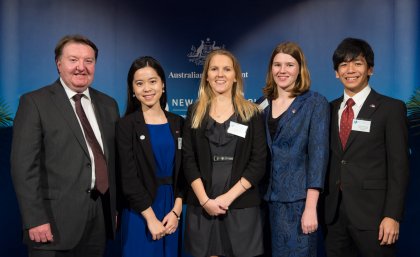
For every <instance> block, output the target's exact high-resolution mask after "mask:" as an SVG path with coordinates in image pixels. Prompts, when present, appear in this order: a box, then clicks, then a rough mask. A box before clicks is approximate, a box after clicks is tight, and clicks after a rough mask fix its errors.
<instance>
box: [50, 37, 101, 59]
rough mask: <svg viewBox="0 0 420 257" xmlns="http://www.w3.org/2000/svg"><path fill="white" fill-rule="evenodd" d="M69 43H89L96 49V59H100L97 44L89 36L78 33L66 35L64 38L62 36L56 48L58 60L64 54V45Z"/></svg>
mask: <svg viewBox="0 0 420 257" xmlns="http://www.w3.org/2000/svg"><path fill="white" fill-rule="evenodd" d="M68 43H80V44H84V45H88V46H90V47H92V48H93V51H95V60H97V59H98V48H97V47H96V45H95V44H94V43H93V42H92V41H91V40H90V39H89V38H87V37H85V36H82V35H78V34H76V35H66V36H64V37H63V38H61V39H60V41H58V43H57V45H56V46H55V50H54V53H55V61H56V62H57V60H58V59H59V58H60V57H61V55H62V54H63V48H64V46H65V45H66V44H68Z"/></svg>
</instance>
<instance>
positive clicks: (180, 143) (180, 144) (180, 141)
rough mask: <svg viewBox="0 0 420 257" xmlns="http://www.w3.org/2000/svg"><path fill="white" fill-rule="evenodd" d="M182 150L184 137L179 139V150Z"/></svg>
mask: <svg viewBox="0 0 420 257" xmlns="http://www.w3.org/2000/svg"><path fill="white" fill-rule="evenodd" d="M181 149H182V137H178V150H181Z"/></svg>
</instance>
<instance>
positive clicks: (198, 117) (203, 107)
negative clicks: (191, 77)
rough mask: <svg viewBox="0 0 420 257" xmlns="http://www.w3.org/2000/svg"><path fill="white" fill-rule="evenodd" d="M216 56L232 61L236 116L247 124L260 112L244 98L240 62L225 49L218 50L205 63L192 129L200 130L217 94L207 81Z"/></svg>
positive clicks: (233, 98) (193, 113)
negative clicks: (211, 63)
mask: <svg viewBox="0 0 420 257" xmlns="http://www.w3.org/2000/svg"><path fill="white" fill-rule="evenodd" d="M215 55H225V56H227V57H229V58H230V59H231V60H232V63H233V69H234V71H235V79H236V82H234V83H233V86H232V103H233V108H234V111H235V114H237V115H239V116H240V117H241V119H242V120H243V121H245V122H247V121H249V120H250V119H251V118H252V116H253V115H254V114H256V113H257V112H258V111H259V110H258V107H257V106H256V105H255V104H254V103H251V102H250V101H248V100H246V99H245V98H244V92H243V91H244V90H243V88H244V86H243V80H242V72H241V67H240V66H239V62H238V60H237V59H236V58H235V56H233V54H232V53H231V52H229V51H227V50H225V49H217V50H214V51H212V52H210V53H209V54H208V55H207V58H206V61H205V63H204V67H203V72H202V74H201V80H200V87H199V89H198V100H197V103H196V105H195V108H194V110H193V112H192V119H191V127H192V128H198V127H200V125H201V122H202V121H203V119H204V117H205V115H206V113H207V111H208V110H209V107H210V105H211V102H212V100H213V98H214V97H215V94H214V93H213V90H212V89H211V87H210V84H209V82H208V81H207V76H208V70H209V65H210V61H211V59H212V58H213V57H214V56H215Z"/></svg>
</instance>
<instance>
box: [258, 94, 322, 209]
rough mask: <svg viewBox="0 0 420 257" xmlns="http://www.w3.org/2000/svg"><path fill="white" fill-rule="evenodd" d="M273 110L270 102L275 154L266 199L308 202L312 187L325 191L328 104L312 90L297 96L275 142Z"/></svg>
mask: <svg viewBox="0 0 420 257" xmlns="http://www.w3.org/2000/svg"><path fill="white" fill-rule="evenodd" d="M271 107H272V105H271V101H270V104H269V106H268V107H267V108H265V110H264V114H265V123H266V134H267V142H268V146H269V149H270V153H271V154H270V157H271V158H270V163H271V165H268V167H269V168H270V171H269V184H268V186H267V192H266V194H265V197H264V199H265V200H267V201H281V202H294V201H297V200H301V199H305V198H306V194H307V190H308V189H309V188H317V189H320V190H322V189H323V188H324V180H325V172H326V169H327V164H328V152H329V144H328V137H329V125H330V112H329V105H328V101H327V99H325V97H323V96H321V95H320V94H318V93H316V92H312V91H308V92H306V93H304V94H302V95H299V96H297V97H296V99H295V100H294V101H293V103H292V104H291V105H290V107H289V108H288V109H287V111H286V112H285V113H284V114H283V115H284V116H283V117H282V118H281V119H280V121H279V124H278V127H277V131H276V133H275V135H274V138H273V139H271V136H270V132H269V129H268V119H269V117H270V115H271Z"/></svg>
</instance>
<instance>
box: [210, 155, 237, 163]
mask: <svg viewBox="0 0 420 257" xmlns="http://www.w3.org/2000/svg"><path fill="white" fill-rule="evenodd" d="M213 161H214V162H226V161H233V156H219V155H214V156H213Z"/></svg>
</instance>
